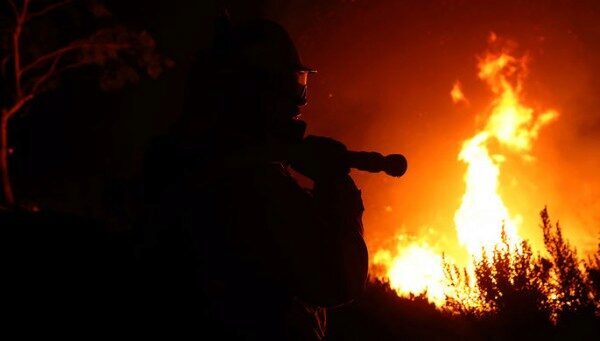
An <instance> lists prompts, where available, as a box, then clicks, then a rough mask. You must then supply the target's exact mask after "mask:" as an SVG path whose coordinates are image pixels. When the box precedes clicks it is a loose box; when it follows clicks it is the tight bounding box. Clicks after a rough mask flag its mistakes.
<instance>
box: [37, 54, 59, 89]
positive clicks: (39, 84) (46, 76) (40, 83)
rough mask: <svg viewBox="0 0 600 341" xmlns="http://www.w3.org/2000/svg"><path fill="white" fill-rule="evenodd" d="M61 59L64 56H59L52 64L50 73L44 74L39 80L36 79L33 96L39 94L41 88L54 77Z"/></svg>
mask: <svg viewBox="0 0 600 341" xmlns="http://www.w3.org/2000/svg"><path fill="white" fill-rule="evenodd" d="M61 57H62V55H58V56H57V57H56V58H55V59H54V61H53V62H52V65H51V66H50V68H49V69H48V71H46V73H44V74H43V75H42V76H40V77H39V78H38V79H36V81H35V83H34V84H33V87H32V88H31V94H33V95H35V94H37V91H38V88H39V87H40V86H42V85H44V83H45V82H46V81H47V80H48V79H50V77H52V75H53V74H54V73H55V72H56V67H57V66H58V63H59V62H60V58H61Z"/></svg>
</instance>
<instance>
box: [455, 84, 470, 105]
mask: <svg viewBox="0 0 600 341" xmlns="http://www.w3.org/2000/svg"><path fill="white" fill-rule="evenodd" d="M450 97H451V98H452V102H454V103H455V104H456V103H461V102H463V103H465V104H469V101H468V100H467V98H466V97H465V94H464V93H463V91H462V85H461V84H460V82H459V81H456V82H455V83H454V86H453V87H452V90H451V91H450Z"/></svg>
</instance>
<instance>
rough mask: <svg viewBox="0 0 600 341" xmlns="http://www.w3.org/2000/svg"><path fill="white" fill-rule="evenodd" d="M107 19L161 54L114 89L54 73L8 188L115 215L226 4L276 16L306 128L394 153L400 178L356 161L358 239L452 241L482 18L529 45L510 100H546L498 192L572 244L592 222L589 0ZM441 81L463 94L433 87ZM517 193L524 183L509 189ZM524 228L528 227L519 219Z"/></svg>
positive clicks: (204, 9) (597, 99)
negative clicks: (521, 86) (304, 76)
mask: <svg viewBox="0 0 600 341" xmlns="http://www.w3.org/2000/svg"><path fill="white" fill-rule="evenodd" d="M106 3H107V5H108V7H109V8H110V9H111V10H112V12H113V14H114V16H115V18H116V19H117V20H118V21H120V22H122V23H123V24H125V25H128V26H130V27H132V28H133V29H144V30H147V31H149V32H150V33H151V34H152V35H153V36H154V38H155V39H156V41H157V43H158V51H159V52H160V53H161V54H163V55H165V56H168V57H170V58H171V59H173V60H174V61H175V63H176V66H175V68H173V69H171V70H169V71H167V72H165V73H164V74H163V75H162V76H161V77H160V78H159V79H158V80H150V79H142V80H141V81H140V82H139V83H138V84H136V85H130V86H127V87H126V88H125V89H122V90H120V91H117V92H111V93H106V92H102V91H100V90H99V88H98V85H97V82H96V81H95V80H94V79H91V78H86V77H77V76H75V75H72V76H69V77H65V78H64V79H63V81H62V83H61V84H60V86H59V87H58V88H57V89H55V90H53V91H52V92H50V93H48V94H47V95H45V96H43V97H41V98H39V99H38V100H37V101H36V103H35V104H34V106H33V107H32V108H31V109H30V110H29V113H30V114H29V115H27V116H26V117H24V118H21V119H19V120H18V121H17V122H15V127H16V131H17V136H18V137H16V138H15V142H14V143H15V144H16V145H17V148H16V154H15V156H14V158H15V166H14V169H15V172H17V173H18V174H19V175H18V176H17V193H20V194H21V197H27V198H30V199H31V200H34V201H37V202H39V203H40V205H41V206H42V207H47V208H51V209H59V210H67V211H72V212H77V213H80V214H88V215H92V216H97V217H115V216H118V215H119V214H120V213H119V212H118V211H119V209H118V208H115V207H118V206H119V203H121V202H126V201H127V194H126V193H127V190H126V189H125V188H128V186H130V185H131V184H132V183H135V179H136V177H137V176H138V175H139V172H140V165H141V163H140V161H141V158H142V155H143V152H144V149H145V147H146V146H147V144H148V143H149V141H150V140H151V139H152V138H153V137H156V136H158V135H160V134H162V133H165V132H167V131H168V129H169V127H170V126H171V125H172V124H173V123H174V122H176V120H177V118H178V116H179V114H180V111H181V107H182V104H183V92H184V88H185V80H186V74H187V71H188V70H189V67H190V65H191V63H192V61H193V59H194V55H195V52H196V51H198V50H200V49H206V48H207V47H208V46H209V44H210V41H211V37H212V25H213V20H214V18H215V17H216V15H217V13H218V12H219V8H220V6H222V5H223V4H224V3H227V5H228V7H229V9H230V12H231V15H232V18H233V19H234V20H235V21H243V20H245V19H246V18H248V17H252V16H257V15H264V16H266V17H268V18H271V19H274V20H276V21H278V22H280V23H282V24H283V25H284V26H285V27H287V28H288V30H289V32H290V34H291V35H292V37H293V38H294V40H295V41H296V43H297V46H298V49H299V50H300V53H301V55H302V57H303V61H304V63H305V64H308V65H310V66H312V67H314V68H316V69H317V70H318V71H319V73H318V74H317V75H315V76H314V77H313V79H311V82H310V84H309V105H308V106H307V107H306V108H304V114H303V117H304V119H305V120H306V121H307V122H308V125H309V129H308V131H309V133H313V134H319V135H326V136H331V137H334V138H336V139H339V140H340V141H343V142H345V143H346V144H347V145H348V146H349V148H351V149H355V150H377V151H381V152H384V153H392V152H397V153H403V154H404V155H406V156H407V158H408V160H409V171H408V173H407V174H406V175H405V177H403V178H402V179H392V178H388V177H385V176H383V175H380V174H377V175H374V174H362V173H356V174H355V175H356V177H355V178H356V179H357V182H358V184H359V187H361V189H362V191H363V198H364V200H365V208H366V215H365V229H366V236H367V241H368V243H369V246H370V247H371V248H373V247H379V246H384V245H386V243H389V242H393V238H392V237H393V236H394V235H395V234H398V233H404V234H408V235H413V236H415V237H424V236H425V237H424V238H429V239H430V243H432V244H436V245H438V246H439V247H440V248H442V249H443V248H445V247H447V246H449V245H451V244H453V243H454V241H455V238H456V237H455V233H454V232H453V214H454V211H455V210H456V209H457V208H458V206H459V203H460V199H461V195H462V193H463V191H464V185H463V181H462V174H463V172H464V170H465V166H464V165H463V164H461V163H460V162H458V161H457V155H458V152H459V150H460V146H461V143H462V141H463V140H465V139H467V138H469V137H470V136H472V135H473V133H474V132H475V131H476V129H477V128H478V127H480V126H481V117H479V118H478V115H479V114H481V113H483V112H485V108H487V107H488V106H489V102H490V100H491V94H490V93H489V91H488V89H487V88H486V86H485V85H484V84H483V83H482V82H481V81H480V80H478V79H477V70H476V56H477V55H479V54H481V53H483V52H484V51H485V49H486V37H487V36H488V35H489V33H490V32H492V31H493V32H495V33H497V34H498V36H501V37H504V38H507V39H510V40H513V41H515V42H516V43H518V48H517V52H518V53H521V54H525V53H527V54H528V55H529V57H530V59H531V60H530V73H529V75H528V78H527V81H526V83H525V100H526V103H527V104H528V105H531V106H532V107H534V108H539V109H540V110H544V109H549V108H554V109H556V110H558V111H559V112H560V114H561V115H560V118H559V120H558V121H557V122H554V123H553V124H551V125H549V126H548V127H546V128H545V129H544V130H543V131H542V132H541V134H540V138H539V139H538V141H537V142H536V146H535V147H534V150H533V152H532V154H533V155H534V156H535V157H536V161H535V162H534V163H533V164H528V163H525V162H523V161H522V160H520V159H519V158H518V157H515V158H514V160H512V161H511V162H507V163H506V166H505V168H503V175H502V176H501V181H502V183H503V184H506V186H503V187H502V189H501V194H502V195H503V196H504V197H505V199H506V200H507V201H508V202H510V203H511V209H513V210H515V211H516V212H518V213H521V214H523V216H524V225H526V226H531V227H528V228H530V229H531V233H529V234H528V233H526V234H525V236H526V237H528V238H532V239H534V241H535V239H536V238H537V240H538V241H539V239H540V238H541V237H540V236H539V230H537V212H538V211H539V210H540V209H542V208H543V206H544V205H546V204H547V205H548V206H549V210H550V213H551V215H552V216H553V217H554V218H556V219H560V220H561V222H562V223H563V225H564V226H565V230H566V234H567V236H568V237H569V238H571V239H572V240H573V241H574V242H575V244H576V245H577V246H578V247H579V248H580V249H584V250H586V249H588V248H590V249H591V248H594V247H595V246H596V244H597V240H598V233H599V232H600V177H599V176H598V174H597V170H598V168H599V167H600V152H599V150H600V110H599V109H598V108H599V107H600V81H599V80H598V78H597V77H596V75H598V74H600V3H599V2H597V1H577V2H574V1H552V2H550V1H460V0H456V1H451V0H448V1H397V0H381V1H366V0H354V1H351V0H346V1H343V0H331V1H317V0H292V1H285V2H284V1H255V2H252V1H242V0H240V1H232V2H223V1H221V2H216V1H208V0H202V1H191V0H189V1H184V0H171V1H155V0H128V1H118V0H112V1H107V2H106ZM456 80H460V81H461V82H462V84H463V86H464V92H465V95H466V96H467V97H468V98H469V100H470V105H469V106H456V105H454V104H453V103H452V101H451V99H450V96H449V92H450V89H451V87H452V85H453V84H454V82H455V81H456ZM524 193H526V194H527V195H524ZM526 231H528V230H527V229H526Z"/></svg>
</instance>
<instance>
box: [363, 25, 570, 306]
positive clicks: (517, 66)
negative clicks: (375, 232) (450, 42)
mask: <svg viewBox="0 0 600 341" xmlns="http://www.w3.org/2000/svg"><path fill="white" fill-rule="evenodd" d="M489 43H490V45H491V47H492V48H495V49H496V50H494V51H488V52H486V53H485V54H484V55H483V56H481V57H480V58H479V62H478V69H479V74H478V76H479V79H481V80H482V81H483V82H485V83H486V84H487V85H488V87H489V88H490V90H491V92H492V94H493V95H494V99H493V101H492V103H491V104H490V107H489V110H488V111H487V112H486V113H485V114H486V115H485V117H487V120H486V122H485V124H484V125H483V128H482V129H481V130H480V131H478V132H476V133H475V134H474V135H473V136H472V137H471V138H468V139H467V140H465V141H464V142H463V145H462V149H461V151H460V153H459V155H458V159H459V160H460V161H462V162H464V163H465V164H466V165H467V170H466V173H465V175H464V181H465V185H466V188H465V193H464V195H463V197H462V201H461V205H460V207H459V208H458V210H457V211H456V213H455V216H454V223H455V226H456V232H457V234H458V240H459V242H460V243H461V244H462V246H463V247H465V248H466V250H467V251H468V253H469V254H470V255H471V256H474V257H477V255H481V252H482V250H486V251H487V252H490V251H491V250H493V248H494V247H496V246H498V245H499V244H500V242H501V241H500V234H501V231H502V228H503V226H504V229H505V233H506V237H507V239H508V241H509V243H511V244H516V243H518V242H519V241H520V240H521V237H520V236H519V234H518V228H519V224H520V220H521V219H520V217H519V216H518V215H511V213H510V210H509V208H508V207H507V205H506V203H505V202H504V201H503V199H502V197H501V196H500V194H499V192H498V189H499V187H500V172H501V165H502V163H503V162H504V161H505V160H506V159H507V156H505V155H504V154H500V153H499V151H500V150H501V151H504V152H510V153H511V154H517V155H519V156H521V157H522V158H523V159H525V160H533V156H531V154H530V152H531V149H532V146H533V142H534V141H535V139H536V138H537V137H538V134H539V130H540V129H541V128H542V127H543V126H544V125H546V124H548V123H550V122H551V121H552V120H554V119H555V118H556V117H558V113H557V112H556V111H554V110H548V111H545V112H541V113H536V112H535V111H534V109H532V108H530V107H528V106H526V105H524V104H523V102H522V90H523V79H524V77H525V75H526V73H527V61H528V60H527V57H526V56H524V57H515V56H513V55H511V51H510V50H509V49H508V48H506V47H505V46H502V45H501V44H500V41H499V39H498V37H497V36H496V35H495V34H493V33H492V34H491V35H490V38H489ZM450 95H451V98H452V100H453V101H454V102H455V103H459V102H465V103H468V101H467V99H466V97H465V96H464V94H463V92H462V89H461V87H460V83H459V82H456V83H455V84H454V86H453V89H452V91H451V92H450ZM492 148H494V149H498V150H499V151H498V152H496V153H491V152H490V149H492ZM399 245H400V244H399ZM374 263H375V264H383V265H385V266H386V269H387V271H386V277H387V278H389V281H390V284H391V286H392V288H394V289H396V291H397V292H398V293H399V294H401V295H408V294H419V293H422V292H424V291H427V295H428V297H429V299H430V300H431V301H432V302H434V303H436V304H440V303H443V300H444V296H445V295H446V294H449V293H448V292H447V291H446V288H447V286H446V285H445V283H444V280H445V278H444V271H443V264H442V258H441V257H440V255H439V253H436V252H435V251H433V250H432V249H431V248H430V247H428V246H427V244H417V243H413V244H411V245H409V246H404V247H401V246H399V250H398V252H397V254H396V255H395V257H392V255H391V254H390V253H389V252H388V251H385V250H384V251H380V252H377V253H376V255H375V259H374ZM466 265H467V267H468V264H466ZM468 268H469V269H472V268H471V267H468Z"/></svg>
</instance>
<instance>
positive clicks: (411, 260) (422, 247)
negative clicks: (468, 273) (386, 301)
mask: <svg viewBox="0 0 600 341" xmlns="http://www.w3.org/2000/svg"><path fill="white" fill-rule="evenodd" d="M373 263H374V264H375V265H382V266H384V267H385V268H386V269H387V278H388V279H389V282H390V286H391V288H392V289H394V290H396V292H398V293H399V294H401V295H405V296H407V295H410V294H414V295H418V294H420V293H424V292H427V297H428V299H429V300H430V301H431V302H433V303H435V304H436V305H441V304H442V303H443V302H444V300H445V288H444V286H445V279H444V270H443V263H442V257H441V256H440V255H439V253H437V252H435V251H434V250H433V249H431V248H430V247H429V246H428V245H427V244H425V243H423V244H418V243H412V244H410V245H409V246H406V247H402V246H400V245H399V246H398V254H397V255H396V256H395V257H392V255H391V253H390V252H389V251H387V250H379V251H378V252H377V253H376V254H375V257H374V260H373Z"/></svg>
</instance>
